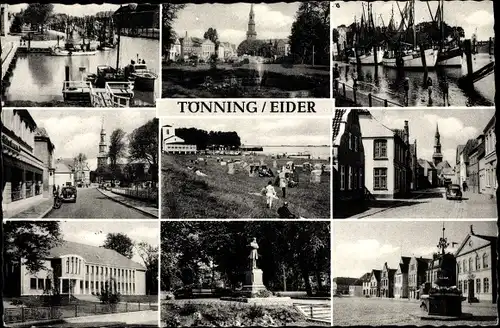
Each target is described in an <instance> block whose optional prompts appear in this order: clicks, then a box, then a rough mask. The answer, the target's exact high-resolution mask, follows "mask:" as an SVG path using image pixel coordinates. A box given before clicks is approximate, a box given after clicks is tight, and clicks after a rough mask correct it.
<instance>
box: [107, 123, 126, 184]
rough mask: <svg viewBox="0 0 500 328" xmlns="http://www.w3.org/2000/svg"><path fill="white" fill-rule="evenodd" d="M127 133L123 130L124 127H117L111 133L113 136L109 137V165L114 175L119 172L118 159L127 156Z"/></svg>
mask: <svg viewBox="0 0 500 328" xmlns="http://www.w3.org/2000/svg"><path fill="white" fill-rule="evenodd" d="M125 135H126V133H125V131H123V130H122V129H116V130H114V131H113V133H111V137H110V138H109V149H108V157H109V161H110V165H109V166H110V169H111V172H112V174H113V176H115V175H116V174H117V173H118V172H117V170H118V165H117V164H118V160H119V159H120V158H123V157H124V156H125V151H126V144H125V141H124V138H125Z"/></svg>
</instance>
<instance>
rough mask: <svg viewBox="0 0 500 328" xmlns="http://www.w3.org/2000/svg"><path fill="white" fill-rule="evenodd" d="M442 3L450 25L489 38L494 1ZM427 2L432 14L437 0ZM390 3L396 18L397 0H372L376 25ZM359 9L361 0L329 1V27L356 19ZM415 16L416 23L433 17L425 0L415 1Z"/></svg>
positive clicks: (386, 20)
mask: <svg viewBox="0 0 500 328" xmlns="http://www.w3.org/2000/svg"><path fill="white" fill-rule="evenodd" d="M337 3H338V4H339V7H337V6H336V4H337ZM444 3H445V4H444V21H445V22H446V23H447V24H448V25H451V26H457V25H458V26H462V28H463V29H464V32H465V37H466V38H471V36H472V33H474V32H475V30H476V28H477V37H478V40H488V38H489V37H493V36H494V35H495V34H494V31H493V26H494V17H493V1H471V0H468V1H445V2H444ZM429 5H430V7H431V10H432V15H435V14H436V9H437V6H438V2H437V1H429ZM393 6H394V17H395V20H396V21H397V22H399V21H400V17H401V15H400V14H399V9H398V6H397V4H396V1H387V2H384V1H375V2H373V14H374V19H375V18H376V24H377V25H378V26H382V20H381V19H380V15H382V17H383V21H384V24H385V25H387V24H388V23H389V20H390V19H391V11H392V8H393ZM399 7H400V8H401V10H403V8H404V3H400V4H399ZM365 8H366V6H365ZM365 11H366V9H365ZM362 12H363V9H362V7H361V1H353V2H338V1H337V2H334V3H333V4H332V11H331V14H332V15H331V17H332V18H331V24H332V27H338V26H339V25H342V24H344V25H350V24H352V23H353V22H354V16H356V17H357V20H358V21H359V19H360V17H361V15H362ZM415 17H416V19H415V23H416V24H418V23H421V22H423V21H431V20H432V18H431V16H430V13H429V9H428V7H427V4H426V1H416V4H415Z"/></svg>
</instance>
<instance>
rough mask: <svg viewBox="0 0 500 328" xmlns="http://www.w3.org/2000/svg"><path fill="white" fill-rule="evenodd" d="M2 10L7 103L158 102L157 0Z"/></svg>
mask: <svg viewBox="0 0 500 328" xmlns="http://www.w3.org/2000/svg"><path fill="white" fill-rule="evenodd" d="M0 8H1V14H2V18H1V26H0V29H1V31H0V32H1V33H0V37H1V40H2V74H3V75H2V81H3V86H4V88H3V89H2V101H3V102H4V103H5V105H6V106H10V107H72V106H76V107H154V106H155V99H156V98H158V97H159V92H160V84H161V81H160V79H159V78H158V74H159V71H160V58H159V51H160V30H159V25H160V7H159V5H157V4H137V3H132V4H122V5H118V4H110V3H104V4H100V5H99V4H88V5H80V4H69V5H67V4H57V3H55V4H52V3H43V4H41V3H23V4H15V5H7V4H2V5H1V7H0Z"/></svg>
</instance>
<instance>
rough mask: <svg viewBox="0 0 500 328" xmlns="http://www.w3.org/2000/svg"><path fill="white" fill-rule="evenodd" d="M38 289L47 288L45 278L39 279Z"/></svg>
mask: <svg viewBox="0 0 500 328" xmlns="http://www.w3.org/2000/svg"><path fill="white" fill-rule="evenodd" d="M38 289H40V290H45V280H43V279H38Z"/></svg>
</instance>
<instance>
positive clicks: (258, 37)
mask: <svg viewBox="0 0 500 328" xmlns="http://www.w3.org/2000/svg"><path fill="white" fill-rule="evenodd" d="M162 10H163V26H162V28H163V30H162V52H163V55H162V57H163V58H162V98H289V97H290V98H297V97H313V98H330V87H329V85H330V82H329V81H330V75H329V74H330V42H329V40H330V5H329V3H328V1H307V2H302V3H300V2H292V3H284V2H280V3H272V4H267V3H258V4H251V3H242V2H240V3H234V4H221V3H210V4H209V3H207V4H189V3H186V4H163V9H162Z"/></svg>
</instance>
